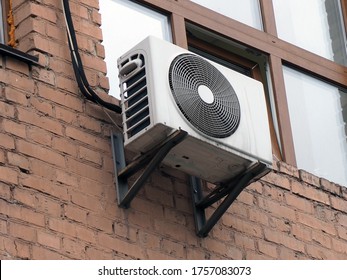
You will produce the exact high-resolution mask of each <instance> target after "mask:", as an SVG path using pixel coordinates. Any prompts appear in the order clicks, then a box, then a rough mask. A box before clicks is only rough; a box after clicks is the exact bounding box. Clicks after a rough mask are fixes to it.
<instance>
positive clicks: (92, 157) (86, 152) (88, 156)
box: [78, 146, 102, 165]
mask: <svg viewBox="0 0 347 280" xmlns="http://www.w3.org/2000/svg"><path fill="white" fill-rule="evenodd" d="M78 154H79V158H80V159H84V160H86V161H90V162H93V163H96V164H98V165H101V164H102V158H101V155H100V152H96V151H93V150H91V149H89V148H86V147H83V146H80V147H79V149H78Z"/></svg>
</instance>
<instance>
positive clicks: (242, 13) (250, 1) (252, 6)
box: [191, 0, 262, 29]
mask: <svg viewBox="0 0 347 280" xmlns="http://www.w3.org/2000/svg"><path fill="white" fill-rule="evenodd" d="M191 1H192V2H195V3H197V4H200V5H202V6H204V7H206V8H209V9H211V10H213V11H216V12H218V13H220V14H222V15H225V16H227V17H230V18H232V19H235V20H237V21H240V22H242V23H245V24H247V25H249V26H252V27H254V28H257V29H262V22H261V12H260V6H259V1H258V0H242V1H225V0H191Z"/></svg>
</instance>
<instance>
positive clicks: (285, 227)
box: [269, 216, 291, 233]
mask: <svg viewBox="0 0 347 280" xmlns="http://www.w3.org/2000/svg"><path fill="white" fill-rule="evenodd" d="M269 225H270V227H271V228H273V229H275V230H277V231H279V232H286V233H290V230H291V227H290V226H291V222H289V221H286V220H283V219H282V218H276V217H271V216H270V217H269Z"/></svg>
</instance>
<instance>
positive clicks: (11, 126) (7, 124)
mask: <svg viewBox="0 0 347 280" xmlns="http://www.w3.org/2000/svg"><path fill="white" fill-rule="evenodd" d="M1 127H2V129H3V130H4V131H6V132H8V133H10V134H13V135H16V136H19V137H21V138H26V126H25V125H23V124H20V123H17V122H14V121H11V120H8V119H3V120H2V122H1Z"/></svg>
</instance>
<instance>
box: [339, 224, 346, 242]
mask: <svg viewBox="0 0 347 280" xmlns="http://www.w3.org/2000/svg"><path fill="white" fill-rule="evenodd" d="M337 235H338V236H339V237H340V238H342V239H345V240H347V228H345V227H341V226H337Z"/></svg>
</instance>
